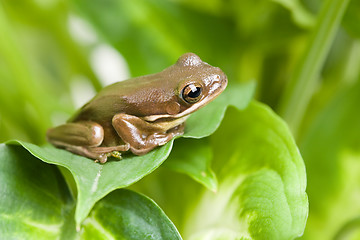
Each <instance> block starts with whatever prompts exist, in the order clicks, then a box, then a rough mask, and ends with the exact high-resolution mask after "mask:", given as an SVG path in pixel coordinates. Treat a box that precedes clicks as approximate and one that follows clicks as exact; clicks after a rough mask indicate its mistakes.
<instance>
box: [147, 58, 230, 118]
mask: <svg viewBox="0 0 360 240" xmlns="http://www.w3.org/2000/svg"><path fill="white" fill-rule="evenodd" d="M164 71H167V73H166V74H167V76H169V75H172V76H173V77H170V79H177V81H176V83H175V82H174V83H173V84H174V96H173V98H172V100H171V101H169V102H167V106H166V112H167V114H164V115H153V116H148V117H145V119H146V120H148V121H155V120H157V119H160V118H182V117H184V116H187V115H189V114H191V113H193V112H195V111H196V110H198V109H199V108H201V107H203V106H205V105H206V104H208V103H209V102H211V101H212V100H214V99H215V98H216V97H217V96H218V95H219V94H220V93H222V92H223V91H224V89H225V88H226V86H227V82H228V80H227V77H226V75H225V73H224V72H223V71H222V70H221V69H220V68H218V67H213V66H210V65H209V64H207V63H206V62H203V61H202V60H201V59H200V58H199V57H198V56H197V55H196V54H194V53H186V54H184V55H182V56H181V57H180V58H179V59H178V61H177V62H176V63H175V64H174V65H173V66H171V67H170V68H168V69H166V70H164Z"/></svg>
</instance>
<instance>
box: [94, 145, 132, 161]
mask: <svg viewBox="0 0 360 240" xmlns="http://www.w3.org/2000/svg"><path fill="white" fill-rule="evenodd" d="M129 149H130V144H129V143H126V144H124V145H118V146H113V147H94V148H91V151H92V152H94V153H97V154H98V157H96V160H95V162H100V163H106V162H107V158H108V157H114V158H117V159H119V160H120V159H122V157H121V152H126V151H128V150H129Z"/></svg>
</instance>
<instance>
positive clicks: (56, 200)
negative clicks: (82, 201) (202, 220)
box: [0, 144, 181, 240]
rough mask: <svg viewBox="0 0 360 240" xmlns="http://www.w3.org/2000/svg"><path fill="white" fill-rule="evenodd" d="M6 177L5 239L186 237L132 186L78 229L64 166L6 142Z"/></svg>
mask: <svg viewBox="0 0 360 240" xmlns="http://www.w3.org/2000/svg"><path fill="white" fill-rule="evenodd" d="M0 181H1V183H2V188H1V195H0V238H1V239H66V240H67V239H79V237H80V238H81V239H104V237H108V238H109V239H154V240H155V239H156V240H157V239H181V237H180V235H179V233H178V231H177V230H176V228H175V226H174V225H173V223H172V222H171V221H170V220H169V219H168V218H167V216H166V215H165V214H164V212H163V211H162V210H161V209H160V208H159V207H158V206H157V205H156V204H155V203H154V202H153V201H152V200H150V199H148V198H147V197H145V196H142V195H140V194H137V193H135V192H132V191H129V190H117V191H115V192H113V193H112V194H110V195H108V196H107V197H106V198H104V199H102V200H101V201H100V202H99V203H98V204H96V205H95V207H94V209H93V210H92V211H91V213H90V216H89V217H88V218H86V219H85V221H84V224H83V225H82V226H81V229H78V232H77V231H76V230H75V229H76V228H75V226H76V225H75V222H74V207H75V206H74V201H73V200H72V198H71V194H70V192H69V190H68V189H67V186H66V184H65V181H64V179H63V178H62V176H61V174H60V172H59V170H58V169H57V167H55V166H52V165H48V164H44V163H42V162H41V161H38V159H36V158H35V157H33V156H32V155H31V154H29V152H28V151H26V150H25V149H24V148H22V147H20V146H12V145H5V144H1V145H0Z"/></svg>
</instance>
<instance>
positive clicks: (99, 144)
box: [47, 53, 227, 163]
mask: <svg viewBox="0 0 360 240" xmlns="http://www.w3.org/2000/svg"><path fill="white" fill-rule="evenodd" d="M226 85H227V77H226V75H225V74H224V73H223V72H222V71H221V70H220V69H219V68H217V67H212V66H210V65H209V64H207V63H205V62H203V61H201V59H200V58H199V57H198V56H197V55H195V54H193V53H187V54H184V55H182V56H181V57H180V58H179V60H178V61H177V62H176V63H175V64H174V65H172V66H170V67H168V68H166V69H165V70H163V71H162V72H159V73H156V74H151V75H146V76H141V77H137V78H132V79H129V80H125V81H122V82H117V83H114V84H112V85H109V86H107V87H105V88H104V89H102V90H101V91H100V92H99V93H98V94H97V95H96V96H95V97H94V98H93V99H92V100H90V101H89V102H88V103H87V104H85V105H84V106H83V107H82V108H81V109H79V111H77V113H76V114H75V115H74V116H73V117H72V118H71V119H70V120H69V121H68V123H66V124H63V125H60V126H58V127H55V128H52V129H49V130H48V133H47V138H48V141H49V142H50V143H52V144H53V145H55V146H56V147H60V148H65V149H67V150H68V151H71V152H73V153H76V154H79V155H83V156H86V157H89V158H93V159H96V160H98V161H100V162H102V163H104V162H106V160H107V157H109V156H114V157H118V158H120V153H121V152H125V151H128V150H130V151H131V152H132V153H134V154H136V155H142V154H145V153H147V152H149V151H150V150H152V149H153V148H155V147H156V146H161V145H164V144H165V143H167V142H168V141H170V140H171V139H172V138H173V137H175V136H177V135H180V134H183V129H184V121H185V120H186V118H187V117H188V115H189V114H191V113H192V112H194V111H196V110H197V109H199V108H201V107H202V106H204V105H206V104H207V103H209V102H210V101H212V100H213V99H214V98H215V97H216V96H218V95H219V94H220V93H221V92H222V91H223V90H224V89H225V87H226ZM188 93H189V94H188ZM192 97H195V98H192Z"/></svg>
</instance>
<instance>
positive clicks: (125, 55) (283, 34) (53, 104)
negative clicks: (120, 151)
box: [0, 0, 360, 239]
mask: <svg viewBox="0 0 360 240" xmlns="http://www.w3.org/2000/svg"><path fill="white" fill-rule="evenodd" d="M359 38H360V1H359V0H352V1H350V0H324V1H319V0H314V1H311V0H304V1H300V0H226V1H225V0H206V1H205V0H196V1H194V0H172V1H170V0H169V1H167V0H132V1H126V0H92V1H85V0H74V1H65V0H18V1H14V0H0V141H1V142H3V141H6V140H8V139H14V138H15V139H19V140H25V141H28V142H32V143H36V144H44V143H45V132H46V129H47V128H49V127H50V126H53V125H57V124H60V123H63V122H64V121H66V119H67V118H69V117H70V116H71V114H72V113H73V112H74V110H75V108H77V107H79V106H81V105H82V104H83V103H85V102H86V101H87V100H89V99H90V98H91V97H92V96H93V95H94V94H95V92H96V91H98V90H99V89H101V87H102V86H104V85H108V84H110V83H112V82H114V81H119V80H122V79H126V78H128V77H133V76H139V75H145V74H150V73H155V72H158V71H161V70H162V69H164V68H166V67H167V66H169V65H171V64H173V63H174V62H175V61H176V59H177V58H178V57H179V56H180V55H181V54H183V53H185V52H194V53H196V54H198V55H199V56H200V57H201V58H202V59H203V60H204V61H206V62H209V63H210V64H211V65H214V66H218V67H220V68H222V69H223V70H224V71H225V72H226V74H227V75H228V78H229V81H230V83H231V82H244V81H250V80H256V81H257V92H256V96H255V98H256V99H258V100H260V101H262V102H264V103H266V104H268V105H269V106H271V107H272V108H273V109H274V110H275V111H276V112H277V113H278V114H279V115H280V116H281V117H283V118H284V119H285V120H286V121H287V122H288V124H289V126H290V128H291V130H292V131H293V134H294V136H295V139H296V141H297V143H298V146H299V148H300V152H301V153H302V156H303V158H304V161H305V164H306V168H307V177H308V188H307V192H308V195H309V202H310V214H309V218H308V223H307V227H306V229H305V233H304V236H303V237H302V238H303V239H360V151H359V150H360V80H359V77H360V75H359V73H360V39H359ZM230 87H231V85H230Z"/></svg>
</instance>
